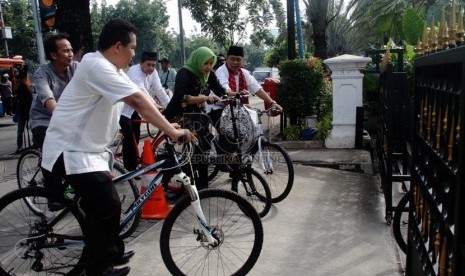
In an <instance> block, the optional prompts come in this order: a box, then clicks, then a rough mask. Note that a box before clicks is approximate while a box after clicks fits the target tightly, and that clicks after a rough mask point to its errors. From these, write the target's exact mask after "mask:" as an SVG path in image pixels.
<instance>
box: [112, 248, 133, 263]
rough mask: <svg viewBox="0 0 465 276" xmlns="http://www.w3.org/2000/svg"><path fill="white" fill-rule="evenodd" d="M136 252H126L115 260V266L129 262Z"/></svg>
mask: <svg viewBox="0 0 465 276" xmlns="http://www.w3.org/2000/svg"><path fill="white" fill-rule="evenodd" d="M134 254H135V252H134V251H133V250H131V251H128V252H126V253H124V254H123V256H121V257H120V258H119V259H117V260H116V261H115V266H119V265H124V264H127V263H129V260H130V259H131V258H132V257H133V256H134Z"/></svg>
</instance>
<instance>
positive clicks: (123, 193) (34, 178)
mask: <svg viewBox="0 0 465 276" xmlns="http://www.w3.org/2000/svg"><path fill="white" fill-rule="evenodd" d="M41 161H42V152H41V151H40V150H39V149H35V148H30V149H27V150H25V151H24V152H23V153H22V154H21V155H20V157H19V159H18V164H17V166H16V177H17V181H18V186H19V188H20V189H23V188H27V187H44V177H43V175H42V169H41V166H40V164H41ZM126 172H127V171H126V169H125V168H124V167H123V166H122V165H121V164H119V163H116V162H115V163H113V168H112V171H111V174H112V176H113V177H116V176H118V175H122V174H125V173H126ZM115 188H116V191H117V192H118V195H119V197H120V200H121V205H122V210H125V209H127V208H129V204H131V203H132V202H133V201H134V200H135V199H136V198H137V197H138V196H139V189H138V187H137V184H136V181H135V180H134V179H128V180H127V181H122V182H118V183H115ZM24 200H25V202H26V204H27V206H28V207H29V208H30V209H31V210H32V211H36V212H38V211H37V210H39V209H40V207H38V206H36V204H35V199H34V198H32V197H31V198H25V199H24ZM123 215H124V214H123V213H122V214H121V216H123ZM141 215H142V214H141V213H139V214H138V215H137V216H135V217H134V219H135V222H137V224H138V223H139V222H140V220H141ZM129 226H130V227H127V228H124V229H122V231H121V232H120V236H121V237H122V238H127V237H129V236H130V235H131V234H132V233H133V232H134V231H135V227H131V226H132V223H131V224H130V225H129Z"/></svg>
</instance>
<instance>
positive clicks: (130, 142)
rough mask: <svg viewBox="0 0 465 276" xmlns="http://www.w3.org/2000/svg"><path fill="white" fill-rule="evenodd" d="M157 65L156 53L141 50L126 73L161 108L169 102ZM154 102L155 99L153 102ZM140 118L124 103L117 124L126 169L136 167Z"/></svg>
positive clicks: (130, 169) (129, 169)
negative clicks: (156, 68) (140, 54)
mask: <svg viewBox="0 0 465 276" xmlns="http://www.w3.org/2000/svg"><path fill="white" fill-rule="evenodd" d="M156 65H157V53H155V52H143V53H142V56H141V59H140V63H139V64H136V65H133V66H131V68H129V70H128V72H127V74H128V77H129V78H130V79H131V80H132V82H134V83H135V84H136V85H137V87H138V88H139V89H140V90H141V91H142V92H145V93H146V94H147V95H149V96H151V97H154V96H155V97H156V98H157V99H158V100H159V101H160V103H161V104H162V105H163V107H161V108H162V109H163V108H166V106H167V105H168V103H169V102H170V98H169V97H168V94H166V92H165V89H163V87H162V85H161V82H160V78H159V77H158V74H157V71H156V70H155V66H156ZM153 103H154V104H156V103H155V101H154V102H153ZM140 119H141V117H140V116H139V114H138V113H137V112H136V111H134V108H132V107H131V106H130V105H128V104H124V107H123V111H122V113H121V117H120V121H119V124H120V126H121V130H122V131H123V163H124V167H125V168H126V169H127V170H128V171H132V170H135V169H136V168H137V164H138V162H137V150H136V145H138V144H139V139H140V124H141V123H140Z"/></svg>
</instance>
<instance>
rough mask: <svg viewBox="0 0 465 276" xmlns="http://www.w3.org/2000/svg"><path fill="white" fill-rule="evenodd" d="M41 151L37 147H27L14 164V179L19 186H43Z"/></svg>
mask: <svg viewBox="0 0 465 276" xmlns="http://www.w3.org/2000/svg"><path fill="white" fill-rule="evenodd" d="M41 162H42V153H41V152H40V151H39V150H37V149H27V150H25V151H23V152H22V153H21V155H20V156H19V158H18V164H17V165H16V179H17V180H18V186H19V188H20V189H21V188H26V187H29V186H39V187H43V186H44V177H43V176H42V171H41V169H40V163H41Z"/></svg>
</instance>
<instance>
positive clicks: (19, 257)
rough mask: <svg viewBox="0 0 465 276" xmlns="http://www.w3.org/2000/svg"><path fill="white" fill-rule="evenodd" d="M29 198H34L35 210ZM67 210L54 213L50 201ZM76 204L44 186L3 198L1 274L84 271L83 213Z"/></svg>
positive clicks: (0, 216) (0, 222) (30, 188)
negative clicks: (27, 203)
mask: <svg viewBox="0 0 465 276" xmlns="http://www.w3.org/2000/svg"><path fill="white" fill-rule="evenodd" d="M26 199H34V206H35V207H36V208H37V209H36V210H39V211H38V212H33V211H32V210H31V209H30V208H29V206H26V202H27V200H26ZM50 199H52V200H53V201H57V202H60V203H61V204H63V205H64V206H66V208H65V209H63V210H60V211H57V212H52V211H50V210H49V209H48V206H47V202H48V200H50ZM76 206H77V205H74V204H73V203H71V201H65V200H64V199H59V198H57V197H56V196H55V195H54V194H52V193H50V192H49V191H47V190H46V189H45V188H42V187H28V188H24V189H19V190H15V191H13V192H10V193H8V194H7V195H5V196H3V197H2V198H1V199H0V229H1V231H0V256H1V258H0V275H50V274H54V275H79V274H80V272H82V271H83V269H84V267H83V265H82V261H81V258H82V250H83V248H84V241H83V236H84V235H83V232H82V229H83V228H82V223H83V220H84V218H83V216H82V214H81V213H80V212H79V210H78V208H74V207H76Z"/></svg>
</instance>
